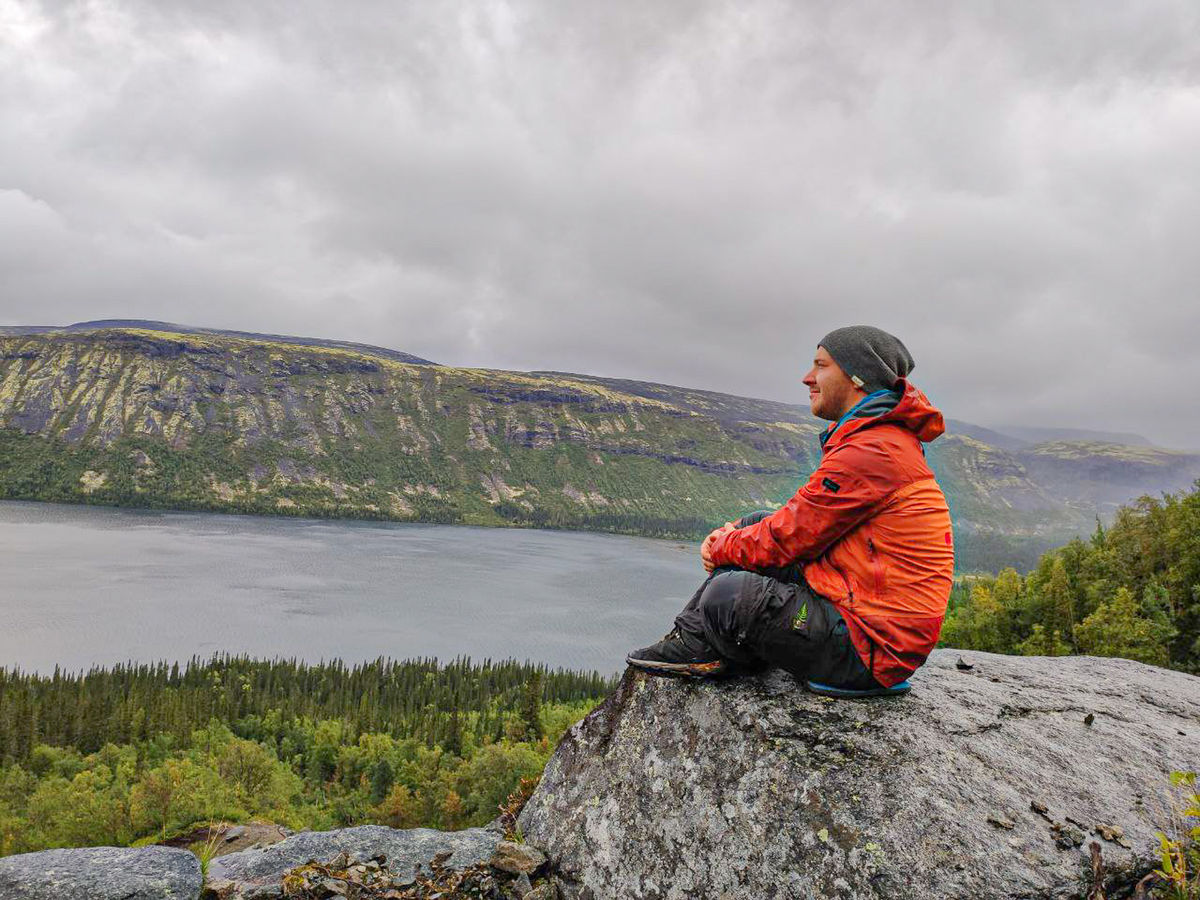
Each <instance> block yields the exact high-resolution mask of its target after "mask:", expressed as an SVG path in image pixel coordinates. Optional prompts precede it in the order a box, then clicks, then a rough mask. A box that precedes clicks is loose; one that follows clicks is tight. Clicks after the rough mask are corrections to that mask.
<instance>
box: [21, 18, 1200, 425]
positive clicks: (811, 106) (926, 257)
mask: <svg viewBox="0 0 1200 900" xmlns="http://www.w3.org/2000/svg"><path fill="white" fill-rule="evenodd" d="M1197 159H1200V7H1197V6H1196V4H1194V3H1191V2H1187V0H1181V2H1178V3H1166V2H1143V3H1134V2H1132V0H1130V2H1128V3H1118V4H1095V3H1091V2H1087V0H1080V2H1076V3H1070V2H1065V3H1058V4H1053V5H1049V6H1047V5H1045V4H1032V3H1030V4H1026V3H1004V4H984V3H961V4H951V5H949V6H946V5H941V4H939V5H933V4H930V5H925V6H921V5H917V6H913V5H903V6H896V5H886V4H885V5H880V4H861V5H859V4H831V3H817V2H812V3H803V4H796V3H792V2H779V3H771V2H751V3H740V2H739V3H732V2H731V3H695V2H677V3H676V2H655V3H652V4H629V5H627V6H612V5H607V4H570V3H561V2H550V0H548V2H545V3H535V2H525V3H519V4H504V3H497V4H487V5H485V4H479V3H476V2H462V3H455V2H449V0H448V2H439V3H432V4H391V3H377V4H376V3H370V2H363V3H356V4H353V5H351V6H347V5H345V4H337V3H332V2H289V3H282V2H255V3H252V4H246V3H226V2H221V0H206V2H197V3H194V4H191V3H182V2H172V0H153V2H145V3H139V2H120V3H113V2H99V0H97V2H81V3H62V4H57V3H36V2H15V3H14V2H12V0H0V322H4V323H8V324H65V323H68V322H74V321H80V320H85V319H93V318H106V317H138V318H154V319H165V320H169V321H178V322H185V323H188V324H194V325H204V326H209V327H223V328H237V329H245V330H261V331H273V332H281V333H292V334H309V335H318V336H322V337H330V338H339V339H344V340H357V341H364V342H368V343H374V344H382V345H385V346H390V347H395V348H397V349H402V350H406V351H409V352H411V353H415V354H418V355H420V356H424V357H427V358H430V359H435V360H438V361H440V362H445V363H453V364H461V365H478V366H492V367H499V368H516V369H562V370H569V371H579V372H592V373H597V374H605V375H614V376H623V377H635V378H648V379H654V380H660V381H666V382H669V383H675V384H685V385H689V386H695V387H706V388H711V389H715V390H722V391H727V392H731V393H741V394H748V395H753V396H760V397H769V398H773V399H782V400H791V401H794V402H802V399H803V397H804V391H803V388H802V386H801V385H800V377H801V376H802V375H803V373H804V371H805V370H806V369H807V367H808V364H809V361H810V360H811V356H812V350H813V348H814V346H815V344H816V341H817V340H818V339H819V338H820V337H821V336H822V335H823V334H825V333H826V332H827V331H829V330H830V329H832V328H835V327H837V326H839V325H843V324H852V323H859V322H866V323H871V324H876V325H879V326H880V327H883V328H886V329H887V330H889V331H892V332H894V333H895V334H897V335H899V336H900V337H901V338H902V339H903V340H904V341H905V343H906V344H907V345H908V347H909V349H910V350H911V351H912V353H913V356H914V357H915V358H916V359H917V362H918V366H917V369H916V371H915V372H914V376H913V378H914V381H916V382H917V383H918V384H919V385H921V386H922V387H923V388H924V389H925V390H926V392H927V393H928V394H929V395H930V397H931V398H932V399H934V401H935V402H937V403H938V404H939V405H941V406H942V408H943V409H944V410H945V411H946V412H947V413H948V414H949V415H951V416H953V417H956V418H961V419H966V420H968V421H973V422H977V423H980V424H995V423H1005V422H1011V423H1020V424H1028V425H1061V426H1071V427H1085V428H1086V427H1091V428H1098V429H1108V430H1132V431H1138V432H1140V433H1142V434H1144V435H1146V436H1147V437H1149V438H1150V439H1152V440H1154V441H1156V442H1158V443H1162V444H1166V445H1168V446H1181V447H1200V403H1198V402H1197V401H1196V400H1194V399H1193V398H1192V390H1191V388H1192V385H1194V384H1196V383H1197V381H1200V354H1197V353H1196V352H1195V345H1196V342H1197V341H1198V340H1200V312H1198V311H1197V306H1196V302H1197V299H1198V298H1197V293H1198V290H1197V286H1198V285H1200V254H1198V253H1197V252H1196V250H1195V243H1196V238H1195V236H1196V235H1197V234H1200V166H1197V164H1196V160H1197ZM1181 398H1182V399H1181Z"/></svg>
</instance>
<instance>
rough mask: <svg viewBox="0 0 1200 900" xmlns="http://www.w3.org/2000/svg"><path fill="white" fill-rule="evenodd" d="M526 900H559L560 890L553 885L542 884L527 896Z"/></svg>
mask: <svg viewBox="0 0 1200 900" xmlns="http://www.w3.org/2000/svg"><path fill="white" fill-rule="evenodd" d="M525 900H558V889H557V888H555V887H554V885H553V884H550V883H548V884H540V885H538V886H537V887H535V888H534V889H533V890H532V891H530V892H529V893H528V894H526V895H525Z"/></svg>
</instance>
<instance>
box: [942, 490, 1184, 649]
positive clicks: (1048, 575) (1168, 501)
mask: <svg viewBox="0 0 1200 900" xmlns="http://www.w3.org/2000/svg"><path fill="white" fill-rule="evenodd" d="M941 644H942V646H948V647H958V648H962V649H966V650H986V651H989V652H993V653H1012V654H1022V655H1027V656H1064V655H1067V654H1072V653H1081V654H1087V655H1092V656H1120V657H1124V658H1126V659H1133V660H1138V661H1140V662H1145V663H1151V664H1153V665H1157V666H1166V667H1169V668H1172V669H1178V670H1180V671H1183V672H1191V673H1200V480H1198V481H1197V482H1196V483H1195V484H1194V485H1193V487H1192V489H1191V490H1190V491H1181V492H1177V493H1174V494H1171V493H1167V494H1163V495H1162V496H1161V497H1157V498H1155V497H1150V496H1143V497H1141V498H1140V499H1139V500H1137V501H1136V502H1135V503H1133V504H1129V505H1126V506H1122V507H1121V508H1120V509H1119V510H1118V511H1117V514H1116V517H1115V519H1114V520H1113V522H1112V524H1111V526H1109V527H1108V528H1105V527H1104V526H1103V525H1102V524H1101V523H1100V522H1099V521H1097V523H1096V530H1095V533H1094V534H1092V536H1091V538H1090V539H1089V540H1082V539H1078V538H1077V539H1075V540H1073V541H1071V542H1070V543H1068V544H1067V545H1065V546H1063V547H1060V548H1058V549H1056V550H1052V551H1050V552H1048V553H1045V554H1044V555H1043V556H1042V557H1041V559H1040V560H1039V561H1038V563H1037V566H1036V567H1035V568H1034V569H1032V571H1030V572H1028V573H1027V574H1025V575H1021V574H1020V573H1018V572H1017V570H1016V569H1014V568H1005V569H1003V570H1002V571H1001V572H1000V573H999V574H997V575H994V576H991V575H989V576H979V577H976V576H969V577H965V578H963V579H961V580H960V581H959V582H958V583H957V584H956V585H955V589H954V592H953V595H952V596H951V600H950V609H949V612H948V614H947V618H946V622H945V626H944V628H943V629H942V636H941Z"/></svg>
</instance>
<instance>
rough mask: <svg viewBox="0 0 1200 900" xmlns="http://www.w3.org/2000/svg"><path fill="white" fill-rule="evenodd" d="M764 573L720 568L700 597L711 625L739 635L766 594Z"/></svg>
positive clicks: (702, 613) (715, 628)
mask: <svg viewBox="0 0 1200 900" xmlns="http://www.w3.org/2000/svg"><path fill="white" fill-rule="evenodd" d="M762 581H763V576H761V575H757V574H755V573H754V572H747V571H745V570H743V569H728V570H726V571H718V572H717V573H716V574H714V575H713V577H712V578H711V579H710V581H709V583H708V587H706V588H705V589H704V593H703V595H701V597H700V613H701V615H702V616H703V617H704V620H705V622H706V624H707V626H708V628H709V629H711V630H712V631H715V632H718V633H721V634H729V635H736V634H737V633H744V632H745V631H746V629H747V627H748V626H749V624H750V622H751V621H752V620H753V618H754V616H755V613H756V610H757V608H758V607H759V606H761V604H760V603H759V602H758V601H759V599H760V598H761V595H762V587H763V585H762Z"/></svg>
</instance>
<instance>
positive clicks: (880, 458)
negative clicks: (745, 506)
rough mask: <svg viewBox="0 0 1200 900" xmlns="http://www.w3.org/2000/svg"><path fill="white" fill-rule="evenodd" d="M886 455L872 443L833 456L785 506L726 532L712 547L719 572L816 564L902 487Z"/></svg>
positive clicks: (847, 447)
mask: <svg viewBox="0 0 1200 900" xmlns="http://www.w3.org/2000/svg"><path fill="white" fill-rule="evenodd" d="M900 485H901V478H900V472H899V471H898V469H897V467H896V466H895V464H894V463H893V461H892V459H891V455H890V454H889V453H888V451H887V449H886V448H885V447H883V446H880V445H879V444H877V443H873V442H855V443H847V444H844V445H843V446H841V447H838V448H836V449H835V450H832V451H830V452H829V454H827V455H826V456H825V458H824V459H823V460H822V461H821V465H820V466H818V467H817V470H816V471H815V472H813V473H812V475H811V476H810V477H809V479H808V482H807V483H806V484H805V485H804V486H803V487H801V488H800V490H798V491H797V492H796V493H795V495H794V496H793V497H792V499H790V500H789V501H788V502H787V504H786V505H785V506H782V507H780V508H779V509H777V510H775V512H773V513H772V514H771V515H769V516H767V517H766V518H765V519H763V520H762V521H760V522H756V523H755V524H753V525H748V526H746V527H745V528H741V529H738V530H736V531H729V532H726V533H725V534H724V535H723V536H722V537H721V538H719V539H718V540H717V541H716V543H715V544H713V547H712V559H713V562H714V563H715V564H716V565H718V566H738V567H739V568H742V569H766V568H772V567H778V566H786V565H789V564H790V563H793V562H797V561H800V562H808V561H810V560H814V559H816V558H817V557H818V556H820V555H821V554H822V553H824V552H825V550H826V549H828V548H829V546H830V545H832V544H833V543H834V542H835V541H837V540H838V539H839V538H841V537H842V535H844V534H845V533H846V532H848V531H850V530H851V529H852V528H854V526H855V525H857V524H859V523H860V522H862V521H863V520H864V519H866V518H867V517H868V516H870V515H871V514H872V512H873V511H874V510H875V509H876V508H877V507H878V506H879V505H880V504H881V503H882V502H883V501H884V500H886V499H887V497H888V496H889V495H890V494H891V493H892V492H893V491H895V490H896V488H898V487H900Z"/></svg>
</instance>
